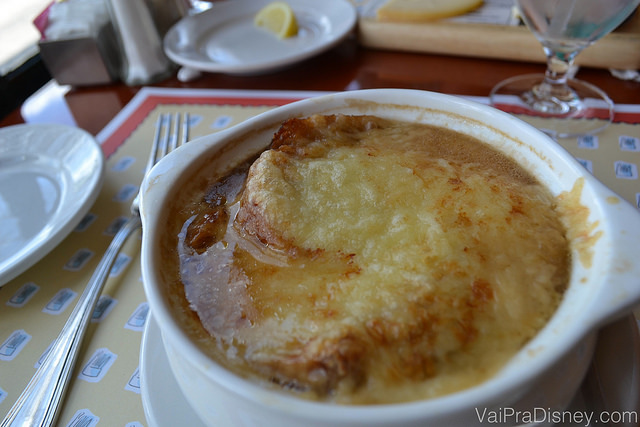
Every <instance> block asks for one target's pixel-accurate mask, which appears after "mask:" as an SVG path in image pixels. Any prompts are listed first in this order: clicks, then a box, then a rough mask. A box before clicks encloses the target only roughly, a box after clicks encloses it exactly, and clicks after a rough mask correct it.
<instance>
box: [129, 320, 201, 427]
mask: <svg viewBox="0 0 640 427" xmlns="http://www.w3.org/2000/svg"><path fill="white" fill-rule="evenodd" d="M140 394H141V396H142V406H143V408H144V415H145V417H146V418H147V422H148V423H149V426H150V427H161V426H189V427H204V423H203V422H202V420H201V419H200V418H199V417H198V415H197V414H196V413H195V411H194V410H193V409H192V408H191V406H190V405H189V403H188V402H187V400H186V398H185V397H184V395H183V394H182V391H181V390H180V386H179V385H178V383H177V382H176V378H175V377H174V375H173V372H172V371H171V367H170V366H169V359H167V355H166V353H165V350H164V344H163V343H162V335H161V332H160V328H159V327H158V324H157V323H156V321H155V320H154V319H153V316H152V315H151V313H149V316H148V317H147V322H146V325H145V328H144V333H143V335H142V344H141V345H140Z"/></svg>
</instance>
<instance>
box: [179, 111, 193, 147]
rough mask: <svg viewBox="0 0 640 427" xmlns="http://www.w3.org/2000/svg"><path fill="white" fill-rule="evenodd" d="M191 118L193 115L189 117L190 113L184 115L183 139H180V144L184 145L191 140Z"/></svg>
mask: <svg viewBox="0 0 640 427" xmlns="http://www.w3.org/2000/svg"><path fill="white" fill-rule="evenodd" d="M190 120H191V117H189V113H184V117H183V118H182V140H181V141H180V145H184V144H186V143H187V142H188V141H189V126H190V125H191V123H190V122H189V121H190Z"/></svg>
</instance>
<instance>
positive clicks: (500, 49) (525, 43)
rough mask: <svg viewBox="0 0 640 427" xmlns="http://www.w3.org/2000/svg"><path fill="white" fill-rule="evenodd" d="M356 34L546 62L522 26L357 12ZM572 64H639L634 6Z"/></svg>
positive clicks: (372, 40) (449, 51)
mask: <svg viewBox="0 0 640 427" xmlns="http://www.w3.org/2000/svg"><path fill="white" fill-rule="evenodd" d="M358 36H359V41H360V43H361V44H362V45H363V46H367V47H372V48H380V49H390V50H403V51H413V52H425V53H437V54H445V55H459V56H471V57H480V58H493V59H507V60H514V61H526V62H546V58H545V55H544V53H543V51H542V47H541V45H540V42H538V40H537V39H536V38H535V37H534V36H533V34H532V33H531V31H529V30H528V29H527V27H526V26H524V25H517V26H509V25H494V24H484V23H460V22H452V21H447V20H442V21H436V22H429V23H400V22H379V21H377V20H376V19H375V18H374V17H366V16H361V17H360V18H359V20H358ZM576 64H577V65H584V66H591V67H596V68H612V69H620V70H638V69H640V11H636V12H635V13H634V14H633V15H632V16H631V17H630V18H629V19H628V20H627V21H626V22H625V23H623V24H622V25H621V26H620V27H619V28H618V29H617V30H616V31H614V32H613V33H611V34H608V35H607V36H605V37H604V38H602V39H601V40H599V41H598V42H597V43H595V44H593V45H591V46H589V47H588V48H586V49H585V50H584V51H583V52H581V53H580V54H579V55H578V57H577V58H576Z"/></svg>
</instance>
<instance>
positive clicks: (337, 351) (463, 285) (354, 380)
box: [177, 116, 571, 404]
mask: <svg viewBox="0 0 640 427" xmlns="http://www.w3.org/2000/svg"><path fill="white" fill-rule="evenodd" d="M193 200H194V202H193V203H192V204H191V205H189V206H187V207H186V208H184V209H183V211H184V212H188V215H185V219H186V220H185V222H184V225H183V226H182V231H181V232H180V234H179V239H178V249H177V252H178V254H179V259H180V267H179V269H180V279H181V281H182V283H183V284H184V289H185V293H186V297H187V299H188V301H189V303H190V307H191V308H192V309H193V310H194V311H195V312H196V313H197V315H198V317H199V319H200V321H201V322H202V325H203V326H204V328H205V329H206V331H208V333H209V334H210V335H211V336H212V337H213V340H214V342H215V343H216V345H217V348H218V349H219V358H221V359H224V360H225V364H227V365H229V366H231V367H232V368H233V369H234V370H236V372H238V373H240V374H241V375H244V376H248V377H254V378H262V379H263V381H264V382H265V383H271V384H275V385H276V386H277V387H282V388H284V389H287V390H290V391H291V392H293V393H296V394H299V395H301V396H304V397H308V398H312V399H320V400H327V401H335V402H340V403H366V404H370V403H383V402H384V403H390V402H401V401H410V400H416V399H424V398H429V397H434V396H439V395H442V394H446V393H451V392H454V391H457V390H460V389H464V388H467V387H470V386H473V385H475V384H478V383H479V382H482V381H484V380H486V379H487V378H489V377H491V376H492V375H493V374H495V372H496V371H497V370H498V369H500V367H501V366H503V365H504V363H506V361H507V360H508V359H509V358H511V357H513V355H514V354H515V353H516V352H517V351H518V350H519V349H521V348H522V346H523V345H524V344H525V343H526V342H527V341H528V340H530V339H531V338H532V337H533V336H534V335H535V334H536V333H537V332H538V331H539V330H540V329H541V328H542V327H543V326H544V325H545V323H546V322H547V321H548V319H549V318H550V316H551V315H552V314H553V313H554V311H555V310H556V308H557V306H558V304H559V302H560V300H561V299H562V295H563V292H564V289H565V287H566V285H567V283H568V275H569V270H570V263H571V260H570V254H569V248H568V243H567V240H566V237H565V230H564V227H563V225H562V223H561V221H560V219H559V217H558V214H557V212H556V210H555V203H556V201H555V200H554V198H553V197H552V196H551V195H550V194H549V193H548V191H547V190H546V189H545V188H544V187H543V186H542V185H540V184H539V183H538V182H537V181H536V180H535V179H534V178H533V177H532V176H531V175H530V174H529V173H527V172H526V171H525V170H524V169H523V168H521V167H520V166H519V165H517V164H516V163H515V162H514V161H513V160H510V159H509V158H507V157H506V156H504V155H502V154H500V153H499V152H497V151H496V150H494V149H493V148H491V147H489V146H488V145H487V144H484V143H482V142H480V141H478V140H476V139H474V138H471V137H469V136H465V135H462V134H460V133H456V132H454V131H451V130H447V129H444V128H439V127H433V126H428V125H420V124H410V123H404V122H399V121H392V120H386V119H381V118H377V117H372V116H312V117H310V118H306V119H291V120H288V121H287V122H285V123H284V124H283V125H282V127H281V129H280V130H279V131H278V132H277V133H276V134H275V136H274V138H273V141H272V143H271V147H270V149H268V150H267V151H265V152H263V153H262V154H261V155H260V157H259V158H258V159H257V160H256V161H255V162H253V163H252V164H251V166H250V168H249V169H248V171H247V170H246V169H245V170H242V169H238V170H235V171H234V172H233V173H231V174H230V175H229V176H228V177H226V178H225V179H223V180H219V181H218V182H216V183H213V184H212V185H210V186H209V187H208V188H207V189H206V191H204V194H203V193H202V192H201V193H200V194H199V195H198V194H196V195H194V196H193ZM209 339H211V337H210V338H209Z"/></svg>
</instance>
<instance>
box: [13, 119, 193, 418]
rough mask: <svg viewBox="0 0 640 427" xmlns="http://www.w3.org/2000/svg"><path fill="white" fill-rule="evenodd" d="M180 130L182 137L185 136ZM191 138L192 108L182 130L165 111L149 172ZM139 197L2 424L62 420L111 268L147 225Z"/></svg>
mask: <svg viewBox="0 0 640 427" xmlns="http://www.w3.org/2000/svg"><path fill="white" fill-rule="evenodd" d="M180 134H181V135H182V136H181V137H179V135H180ZM188 140H189V114H188V113H185V114H184V116H183V118H182V132H180V115H179V114H175V115H174V116H172V115H170V114H167V115H163V114H161V115H160V116H159V117H158V121H157V122H156V129H155V135H154V138H153V146H152V148H151V153H150V155H149V160H148V162H147V166H146V170H145V176H146V174H147V173H148V172H149V170H151V168H152V167H153V166H154V165H155V164H156V163H157V162H158V161H159V160H160V159H161V158H162V157H164V156H165V155H166V154H168V153H169V152H171V151H173V150H174V149H175V148H177V147H178V146H180V145H182V144H184V143H186V142H187V141H188ZM139 196H140V193H138V194H137V195H136V197H135V199H134V200H133V202H132V203H131V215H130V217H129V219H128V220H127V221H126V222H125V223H124V225H122V227H120V229H119V230H118V232H117V233H116V235H115V236H114V238H113V241H112V242H111V244H110V245H109V247H108V248H107V250H106V252H105V254H104V256H103V257H102V260H101V261H100V263H99V264H98V266H97V267H96V270H95V272H94V273H93V276H91V279H90V280H89V283H88V284H87V287H86V288H85V290H84V292H83V293H82V295H81V296H80V299H79V300H78V303H77V305H76V307H75V308H74V310H73V312H72V313H71V315H70V316H69V319H68V320H67V322H66V324H65V325H64V327H63V328H62V331H61V332H60V335H58V338H57V339H56V341H55V342H54V344H53V345H52V346H51V349H50V350H49V352H48V354H47V356H46V357H45V360H44V361H43V362H42V364H41V365H40V367H39V368H38V370H37V371H36V373H35V374H34V376H33V378H32V379H31V381H30V382H29V384H28V385H27V387H26V388H25V389H24V391H23V392H22V394H21V395H20V397H19V398H18V400H17V401H16V403H15V404H14V405H13V407H12V408H11V409H10V410H9V413H8V414H7V416H6V417H5V419H4V420H3V421H2V424H1V427H8V426H49V425H52V424H53V423H54V422H55V421H56V419H57V417H58V414H59V410H60V406H61V402H62V400H63V398H64V394H65V391H66V389H67V385H68V383H69V378H70V376H71V373H72V372H73V368H74V365H75V362H76V359H77V356H78V353H79V349H80V346H81V344H82V339H83V337H84V334H85V332H86V330H87V326H88V325H89V322H90V320H91V317H92V315H93V311H94V309H95V306H96V302H97V300H98V298H99V297H100V294H101V293H102V289H103V288H104V284H105V282H106V281H107V278H108V276H109V272H110V271H111V268H112V266H113V263H114V261H115V259H116V257H117V255H118V253H119V252H120V250H121V249H122V246H123V245H124V243H125V242H126V240H127V238H128V237H129V236H130V235H131V234H132V233H133V232H134V231H136V230H137V229H138V228H140V226H141V220H140V211H139Z"/></svg>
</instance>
